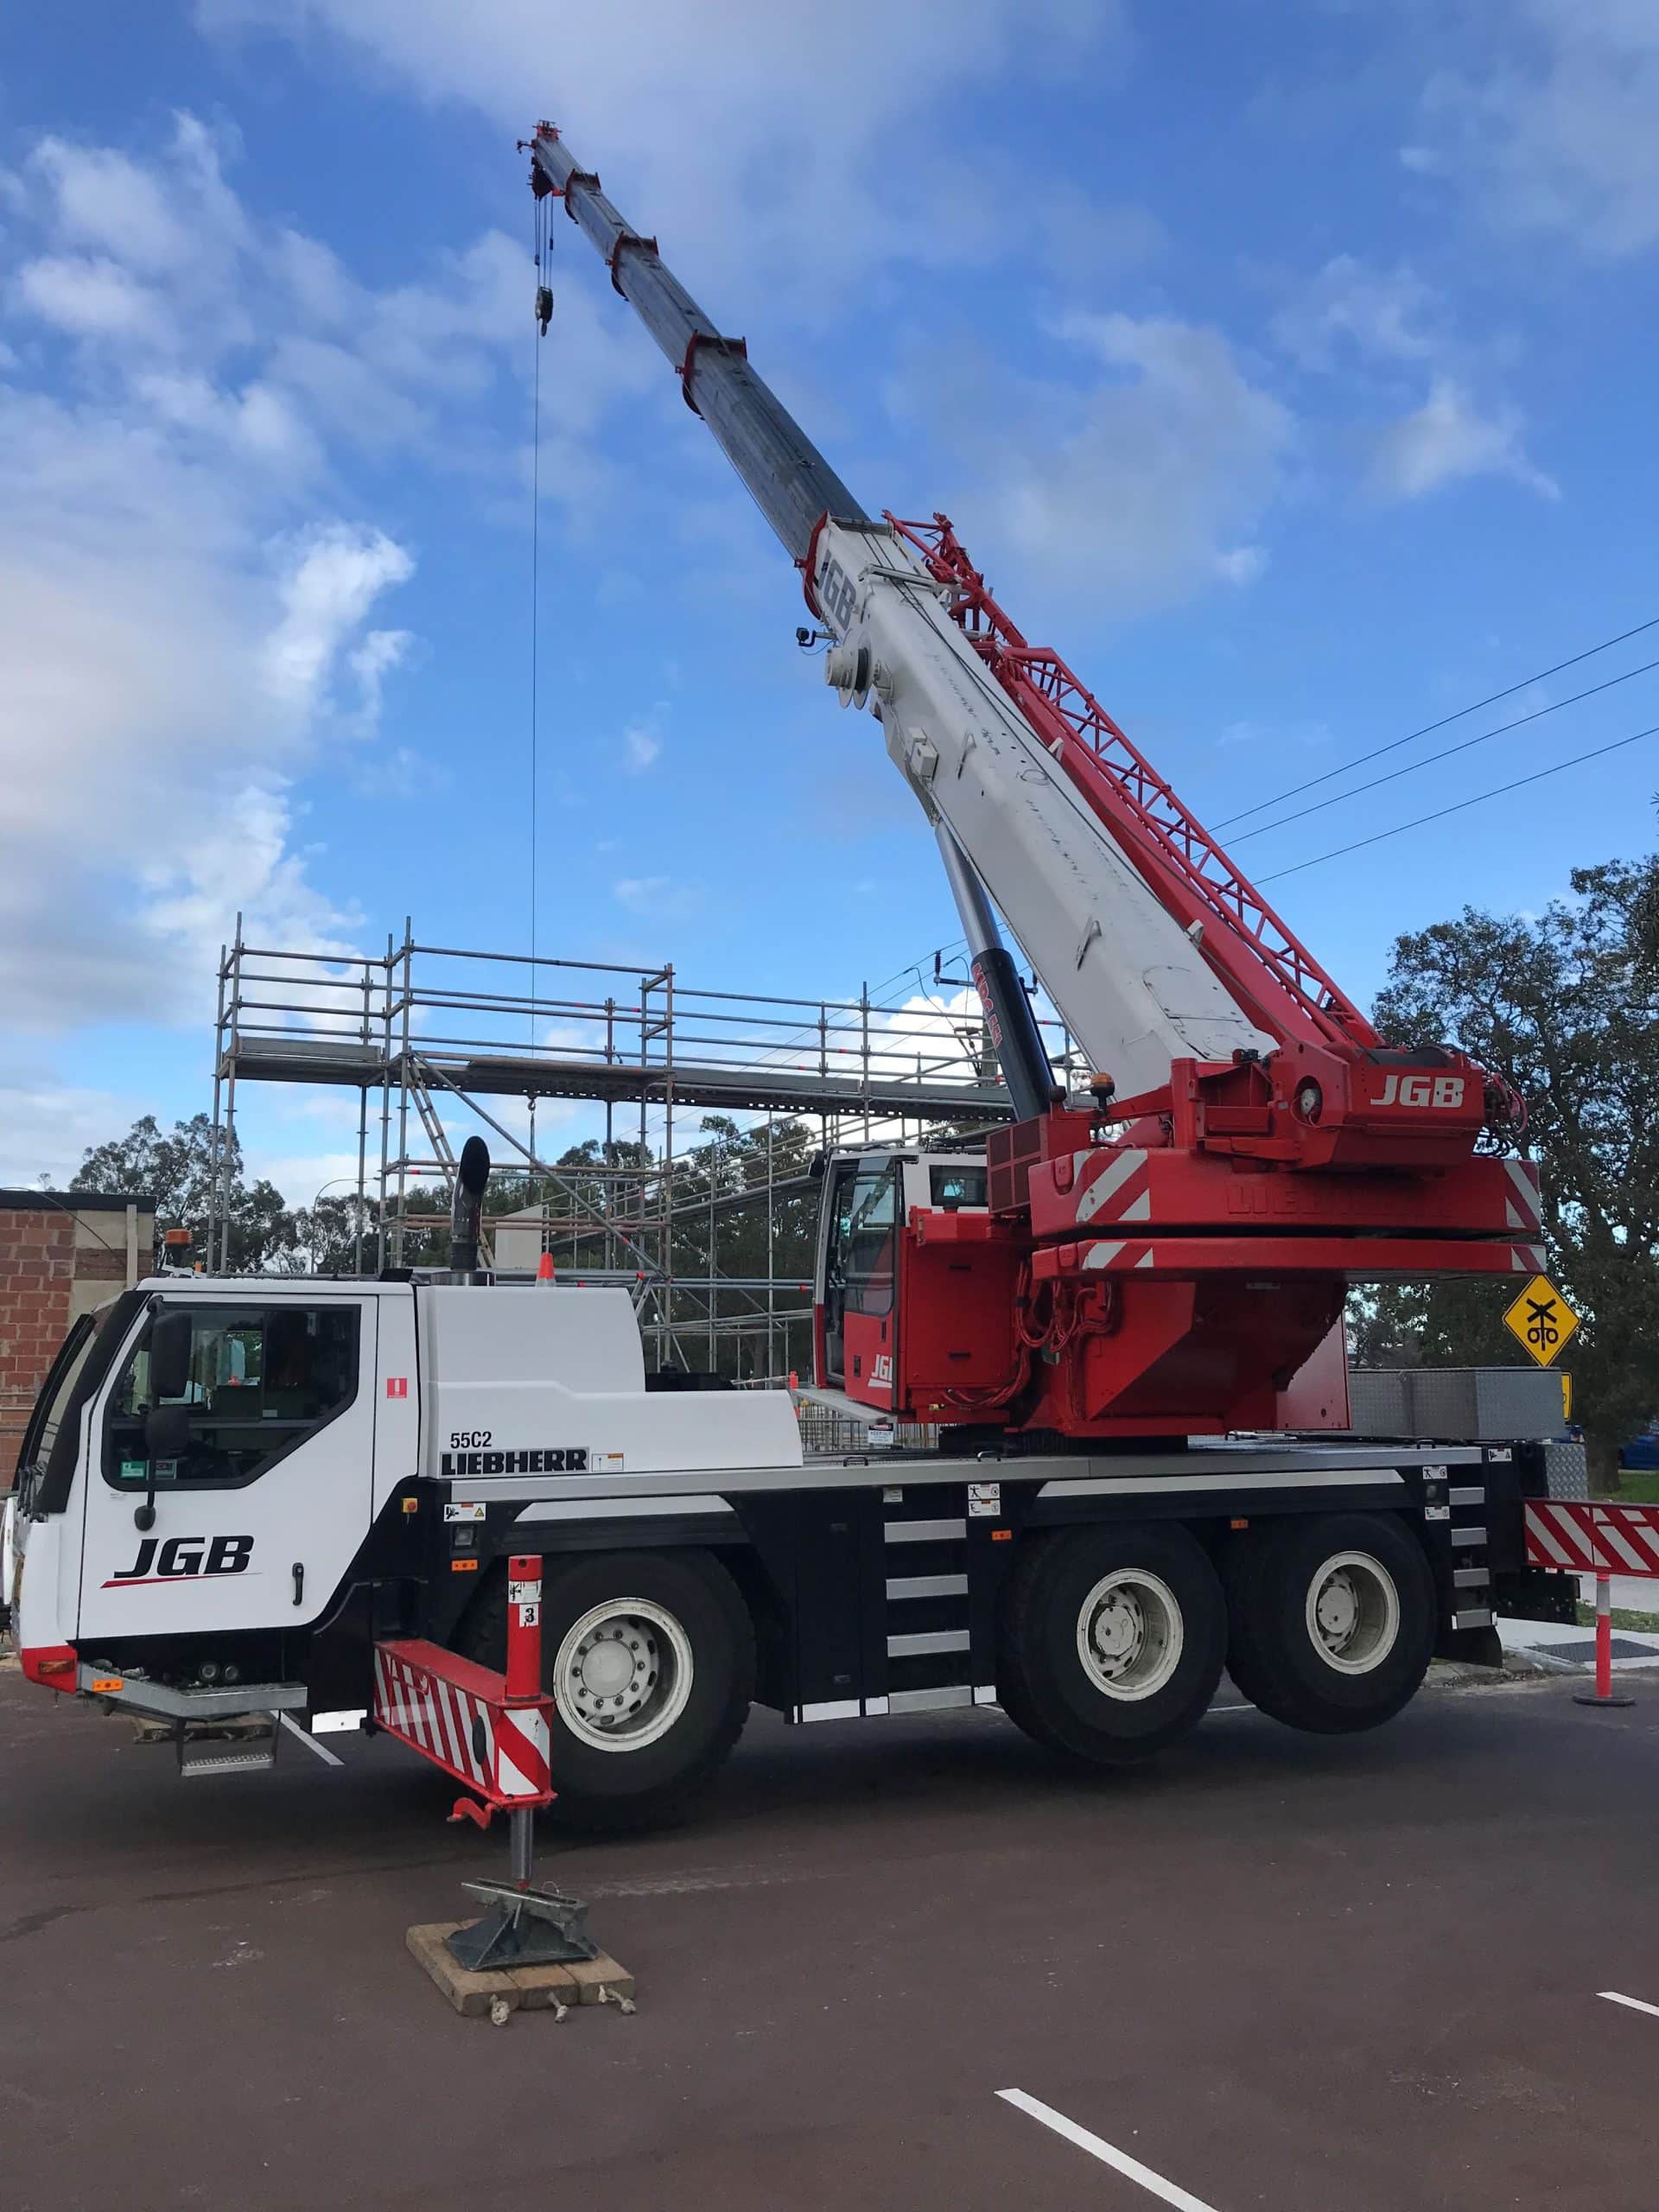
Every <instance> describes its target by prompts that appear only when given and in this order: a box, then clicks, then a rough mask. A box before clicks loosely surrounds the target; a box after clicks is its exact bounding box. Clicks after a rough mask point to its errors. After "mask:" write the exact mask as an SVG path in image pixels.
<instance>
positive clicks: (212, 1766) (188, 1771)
mask: <svg viewBox="0 0 1659 2212" xmlns="http://www.w3.org/2000/svg"><path fill="white" fill-rule="evenodd" d="M276 1764H277V1739H276V1738H275V1737H274V1736H273V1737H272V1738H270V1741H269V1742H268V1743H264V1744H255V1745H252V1746H251V1747H248V1746H239V1747H238V1749H237V1750H235V1751H198V1752H197V1753H196V1755H195V1757H194V1758H190V1757H189V1756H188V1745H184V1744H181V1745H179V1772H180V1773H181V1775H192V1774H263V1773H264V1771H265V1770H266V1769H267V1768H268V1767H273V1766H275V1765H276Z"/></svg>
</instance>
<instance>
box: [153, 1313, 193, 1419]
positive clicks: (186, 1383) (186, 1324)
mask: <svg viewBox="0 0 1659 2212" xmlns="http://www.w3.org/2000/svg"><path fill="white" fill-rule="evenodd" d="M189 1387H190V1316H189V1315H188V1313H162V1314H160V1315H159V1316H158V1317H157V1319H156V1325H155V1326H154V1327H153V1328H152V1329H151V1331H150V1332H149V1395H150V1398H151V1401H152V1402H154V1403H156V1404H159V1403H160V1402H161V1400H162V1399H163V1398H181V1397H183V1395H184V1394H185V1392H186V1391H187V1390H188V1389H189Z"/></svg>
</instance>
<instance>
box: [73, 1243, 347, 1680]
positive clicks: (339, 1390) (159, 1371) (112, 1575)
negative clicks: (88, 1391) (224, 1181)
mask: <svg viewBox="0 0 1659 2212" xmlns="http://www.w3.org/2000/svg"><path fill="white" fill-rule="evenodd" d="M377 1335H378V1303H377V1301H376V1300H374V1299H373V1298H372V1297H371V1298H365V1297H361V1296H358V1297H353V1296H351V1295H349V1294H340V1295H336V1294H333V1293H332V1291H330V1292H328V1293H324V1292H323V1291H321V1287H319V1290H318V1292H317V1294H315V1295H309V1294H302V1295H299V1296H294V1295H286V1296H280V1297H279V1296H276V1295H268V1296H266V1297H264V1298H262V1297H261V1296H260V1294H259V1290H258V1287H257V1284H255V1283H248V1284H245V1285H243V1284H238V1285H235V1286H232V1285H229V1284H227V1285H226V1287H225V1288H224V1291H223V1293H222V1294H219V1293H217V1292H215V1293H214V1294H209V1295H202V1294H196V1295H194V1296H189V1297H178V1298H168V1297H166V1296H163V1297H162V1298H158V1299H157V1300H155V1301H154V1303H153V1304H152V1306H151V1307H150V1310H149V1313H148V1315H147V1316H146V1317H145V1319H144V1322H143V1326H142V1328H141V1329H140V1331H139V1332H138V1333H137V1336H136V1337H135V1338H134V1340H133V1342H132V1344H130V1347H129V1348H128V1350H127V1351H126V1352H125V1353H124V1355H122V1356H121V1357H118V1359H117V1361H116V1363H115V1365H114V1368H113V1370H112V1372H111V1376H110V1379H109V1381H108V1383H106V1384H105V1388H104V1390H103V1392H102V1394H101V1395H100V1398H99V1401H98V1402H97V1404H96V1406H95V1408H94V1410H93V1416H92V1432H91V1450H90V1465H88V1466H87V1467H86V1470H85V1478H84V1481H83V1484H82V1488H83V1492H84V1496H85V1501H86V1503H85V1507H84V1513H85V1519H84V1523H83V1538H82V1548H81V1578H80V1609H79V1627H78V1630H77V1634H78V1637H79V1640H80V1641H81V1643H83V1645H84V1644H85V1643H86V1639H87V1638H89V1637H92V1638H95V1637H110V1638H111V1639H116V1638H122V1637H143V1636H151V1635H154V1636H175V1635H180V1634H188V1633H190V1632H192V1631H193V1630H234V1629H250V1628H295V1629H302V1628H305V1627H307V1626H308V1624H310V1623H312V1622H313V1621H315V1619H316V1618H318V1617H319V1615H321V1613H322V1612H323V1611H325V1610H326V1609H327V1607H328V1606H329V1605H331V1603H332V1601H333V1599H334V1593H335V1592H336V1591H337V1589H338V1588H339V1586H340V1582H341V1581H342V1580H343V1579H344V1577H345V1575H346V1573H347V1571H348V1569H349V1567H350V1566H351V1563H352V1560H353V1558H354V1557H355V1555H356V1554H357V1552H358V1550H359V1548H360V1546H361V1545H362V1543H363V1541H364V1539H365V1536H366V1535H367V1534H368V1531H369V1523H370V1519H371V1516H372V1485H373V1474H374V1451H375V1422H376V1413H377V1408H376V1391H375V1387H374V1377H375V1373H376V1357H377ZM156 1408H162V1409H164V1411H165V1414H166V1419H167V1423H168V1425H169V1426H170V1427H171V1430H172V1446H173V1448H172V1450H171V1451H170V1452H169V1456H168V1457H166V1458H165V1459H162V1458H161V1457H159V1456H157V1457H156V1459H154V1460H152V1458H151V1452H150V1446H151V1443H152V1441H153V1440H155V1438H156V1433H157V1427H156V1424H154V1423H152V1422H151V1421H150V1415H151V1413H152V1411H154V1410H156ZM151 1503H153V1506H154V1518H153V1520H151V1521H149V1525H148V1526H144V1525H141V1524H143V1522H145V1520H146V1518H147V1512H146V1509H147V1508H148V1507H149V1505H150V1504H151Z"/></svg>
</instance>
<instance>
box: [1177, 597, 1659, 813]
mask: <svg viewBox="0 0 1659 2212" xmlns="http://www.w3.org/2000/svg"><path fill="white" fill-rule="evenodd" d="M1655 628H1659V614H1655V615H1651V616H1650V617H1649V620H1647V621H1645V622H1638V623H1637V625H1636V626H1635V628H1634V629H1632V630H1621V631H1620V632H1619V633H1618V636H1617V637H1616V638H1604V639H1602V641H1601V643H1600V644H1599V645H1589V646H1586V649H1585V651H1584V652H1581V653H1573V655H1572V656H1571V657H1570V658H1568V659H1567V660H1558V661H1557V662H1556V663H1555V664H1554V667H1553V668H1541V669H1540V670H1539V671H1538V673H1537V674H1536V675H1535V676H1523V677H1522V679H1521V681H1520V682H1519V683H1510V684H1508V685H1506V686H1505V688H1504V689H1503V690H1502V691H1490V692H1488V693H1487V695H1486V696H1485V697H1484V699H1476V700H1475V701H1473V702H1471V704H1470V705H1469V706H1466V707H1459V709H1458V710H1457V712H1456V714H1454V715H1441V716H1440V720H1439V721H1437V722H1425V723H1424V724H1423V726H1422V728H1421V729H1414V730H1408V731H1407V733H1406V734H1405V735H1404V736H1403V737H1396V738H1393V739H1391V740H1390V741H1389V743H1388V744H1387V745H1378V746H1375V747H1372V749H1371V751H1370V752H1369V753H1357V754H1356V756H1355V757H1354V759H1353V760H1345V761H1344V763H1343V765H1342V766H1341V767H1339V768H1327V769H1326V770H1325V772H1324V774H1323V775H1319V776H1310V777H1309V778H1308V779H1307V781H1306V783H1304V784H1293V785H1291V787H1290V789H1289V790H1288V791H1280V792H1278V793H1276V794H1275V796H1274V798H1262V799H1258V800H1257V801H1256V803H1255V805H1254V806H1247V807H1245V808H1243V810H1241V811H1240V812H1239V813H1237V814H1230V815H1227V816H1226V817H1224V819H1223V820H1222V821H1220V822H1217V823H1214V824H1213V825H1212V826H1213V827H1214V828H1215V829H1230V828H1231V826H1232V824H1233V823H1235V822H1248V821H1249V818H1250V817H1251V815H1253V814H1263V813H1265V812H1266V811H1267V810H1268V807H1270V806H1280V805H1282V804H1283V803H1284V801H1285V800H1286V799H1287V798H1300V797H1301V795H1302V793H1303V792H1304V791H1314V790H1317V789H1318V787H1319V785H1321V784H1328V783H1329V782H1330V781H1331V780H1332V778H1333V777H1336V776H1345V775H1346V774H1347V773H1348V772H1349V771H1350V770H1351V769H1352V768H1363V766H1365V764H1366V762H1367V761H1368V760H1381V759H1382V758H1383V754H1384V753H1397V752H1398V751H1399V750H1400V747H1402V745H1414V744H1415V743H1416V741H1417V740H1418V739H1419V738H1420V737H1432V736H1433V734H1434V732H1435V731H1436V730H1437V729H1445V728H1446V726H1447V725H1448V724H1449V723H1451V722H1460V721H1462V720H1463V718H1464V716H1465V715H1478V713H1479V712H1480V710H1481V709H1482V708H1483V707H1495V706H1496V705H1497V702H1498V701H1499V700H1500V699H1512V698H1513V697H1514V696H1515V695H1516V692H1517V691H1524V690H1526V688H1527V686H1528V685H1529V683H1543V681H1544V680H1545V678H1546V677H1551V676H1559V675H1560V673H1561V671H1562V670H1563V669H1567V668H1576V667H1577V666H1578V664H1579V663H1580V661H1584V660H1593V659H1594V658H1595V657H1596V655H1597V654H1598V653H1605V652H1611V650H1612V648H1613V647H1614V646H1615V645H1623V644H1624V642H1625V640H1626V639H1628V638H1639V637H1640V636H1641V635H1642V633H1643V631H1644V630H1652V629H1655Z"/></svg>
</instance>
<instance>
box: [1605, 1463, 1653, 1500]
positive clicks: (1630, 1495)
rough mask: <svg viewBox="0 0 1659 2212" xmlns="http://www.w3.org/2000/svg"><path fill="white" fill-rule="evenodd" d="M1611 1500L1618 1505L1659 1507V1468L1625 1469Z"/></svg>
mask: <svg viewBox="0 0 1659 2212" xmlns="http://www.w3.org/2000/svg"><path fill="white" fill-rule="evenodd" d="M1613 1498H1614V1502H1615V1503H1618V1504H1620V1505H1659V1467H1642V1468H1638V1469H1636V1470H1635V1471H1631V1470H1630V1469H1628V1468H1627V1469H1626V1470H1625V1471H1624V1472H1623V1473H1622V1474H1621V1475H1620V1476H1619V1478H1618V1489H1617V1490H1616V1491H1614V1492H1613Z"/></svg>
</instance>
